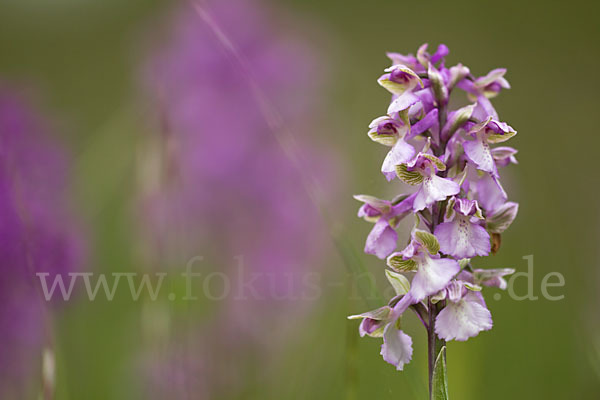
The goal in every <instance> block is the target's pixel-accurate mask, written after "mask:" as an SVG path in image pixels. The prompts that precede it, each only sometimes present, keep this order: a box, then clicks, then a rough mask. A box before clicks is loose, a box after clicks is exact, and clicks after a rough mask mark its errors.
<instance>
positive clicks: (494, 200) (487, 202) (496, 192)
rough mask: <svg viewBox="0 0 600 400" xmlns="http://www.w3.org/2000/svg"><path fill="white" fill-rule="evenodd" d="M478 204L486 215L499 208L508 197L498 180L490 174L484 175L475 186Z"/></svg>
mask: <svg viewBox="0 0 600 400" xmlns="http://www.w3.org/2000/svg"><path fill="white" fill-rule="evenodd" d="M475 187H476V190H477V198H478V200H479V203H480V204H481V205H482V206H483V208H485V210H486V211H487V212H488V214H491V213H493V212H494V211H495V210H496V209H497V208H498V207H500V206H501V205H502V204H504V202H505V201H506V199H507V198H508V196H507V195H506V192H505V191H504V188H503V187H502V185H500V182H499V181H498V179H497V178H496V177H494V176H492V175H491V174H484V175H483V176H482V177H481V179H479V180H478V181H477V183H476V185H475Z"/></svg>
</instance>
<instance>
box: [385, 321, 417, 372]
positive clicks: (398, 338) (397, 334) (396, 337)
mask: <svg viewBox="0 0 600 400" xmlns="http://www.w3.org/2000/svg"><path fill="white" fill-rule="evenodd" d="M412 352H413V349H412V339H411V337H410V336H408V335H407V334H406V333H404V332H402V331H401V330H399V329H398V328H396V324H395V323H390V324H388V325H387V326H386V327H385V329H384V330H383V344H382V345H381V353H380V354H381V355H382V356H383V359H384V360H385V361H386V362H388V363H390V364H392V365H394V366H395V367H396V370H398V371H402V369H403V368H404V364H408V363H409V362H410V360H411V358H412Z"/></svg>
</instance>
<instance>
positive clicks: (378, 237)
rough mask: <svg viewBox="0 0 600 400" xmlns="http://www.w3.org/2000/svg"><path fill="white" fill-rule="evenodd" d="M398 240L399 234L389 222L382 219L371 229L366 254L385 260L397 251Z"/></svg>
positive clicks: (366, 244)
mask: <svg viewBox="0 0 600 400" xmlns="http://www.w3.org/2000/svg"><path fill="white" fill-rule="evenodd" d="M397 240H398V234H397V233H396V231H395V230H394V229H393V228H392V227H391V226H390V224H389V223H388V221H387V220H385V219H384V218H380V219H379V221H377V222H376V223H375V226H373V229H371V233H369V236H367V242H366V243H365V253H367V254H374V255H376V256H377V257H379V258H380V259H382V260H383V259H384V258H386V257H387V256H389V255H390V254H391V253H392V252H393V251H394V250H395V249H396V241H397Z"/></svg>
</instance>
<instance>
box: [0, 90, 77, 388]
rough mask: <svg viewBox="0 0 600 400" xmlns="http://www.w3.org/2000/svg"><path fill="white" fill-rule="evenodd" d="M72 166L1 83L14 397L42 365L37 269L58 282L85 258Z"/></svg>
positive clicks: (0, 270) (5, 380) (6, 377)
mask: <svg viewBox="0 0 600 400" xmlns="http://www.w3.org/2000/svg"><path fill="white" fill-rule="evenodd" d="M66 166H67V164H66V158H65V156H64V154H63V153H62V151H61V150H60V149H59V147H58V146H56V145H55V144H53V143H52V142H51V140H50V138H49V137H48V135H47V131H46V130H45V128H44V123H43V121H41V120H40V119H39V118H38V116H37V115H36V114H35V113H34V111H32V110H31V109H30V108H29V107H28V106H27V104H25V102H23V101H22V100H21V99H20V98H19V97H18V96H16V95H14V94H13V93H11V92H9V91H8V90H6V89H5V88H0V215H1V220H2V223H1V224H0V260H1V261H0V274H1V275H2V279H0V326H2V329H1V330H0V344H1V346H2V349H3V350H2V351H1V352H0V388H2V390H4V391H5V392H9V393H11V394H18V395H24V393H26V392H25V391H24V390H25V389H24V386H25V382H26V381H27V379H28V375H29V374H32V373H35V372H37V371H38V370H39V368H40V365H41V364H38V365H37V366H36V363H39V362H40V357H41V350H42V345H43V344H44V343H43V342H44V335H45V333H44V332H45V331H46V330H47V329H48V327H47V325H46V322H47V321H46V318H47V316H46V315H45V313H46V303H45V300H44V299H43V297H42V293H41V289H40V285H39V280H38V278H37V276H36V275H35V274H36V273H37V272H47V273H49V274H50V275H49V277H48V279H49V280H50V281H53V279H54V277H55V275H56V274H65V273H67V272H69V271H72V270H74V269H75V268H76V267H77V266H78V263H79V261H80V260H81V253H82V243H81V241H80V239H79V237H78V236H76V234H75V231H74V229H73V224H72V220H71V218H70V217H69V215H68V212H67V211H68V210H67V207H66V206H65V204H66V202H65V190H66V183H67V180H66V172H67V171H66ZM40 381H41V377H40Z"/></svg>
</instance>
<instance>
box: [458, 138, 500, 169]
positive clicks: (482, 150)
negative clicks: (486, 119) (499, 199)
mask: <svg viewBox="0 0 600 400" xmlns="http://www.w3.org/2000/svg"><path fill="white" fill-rule="evenodd" d="M463 147H464V149H465V154H466V155H467V157H468V158H469V160H471V162H473V164H475V165H476V166H477V168H478V169H480V170H482V171H486V172H489V173H491V174H493V175H494V176H497V175H498V170H497V169H496V163H495V162H494V158H493V157H492V153H491V151H490V146H489V144H488V143H487V141H486V140H485V138H484V135H483V134H478V135H477V137H476V138H475V140H468V141H465V142H464V144H463Z"/></svg>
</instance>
